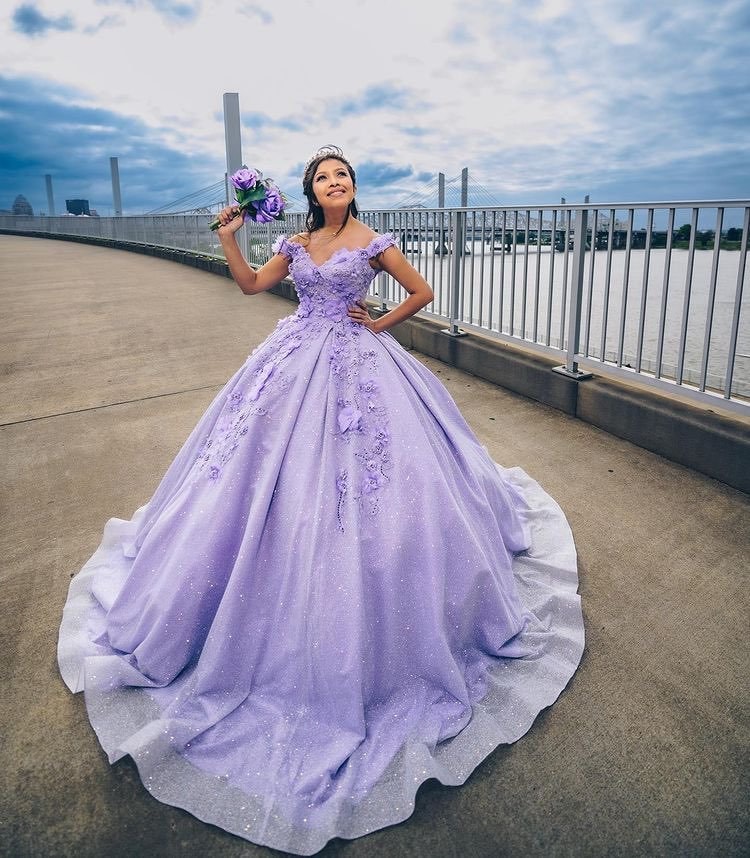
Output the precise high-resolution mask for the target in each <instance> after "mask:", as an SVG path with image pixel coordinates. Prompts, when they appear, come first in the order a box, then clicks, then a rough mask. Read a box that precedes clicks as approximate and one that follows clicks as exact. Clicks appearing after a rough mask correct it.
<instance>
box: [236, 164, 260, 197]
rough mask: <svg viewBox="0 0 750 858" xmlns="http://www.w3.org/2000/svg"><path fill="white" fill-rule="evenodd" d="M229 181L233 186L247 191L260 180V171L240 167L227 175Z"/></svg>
mask: <svg viewBox="0 0 750 858" xmlns="http://www.w3.org/2000/svg"><path fill="white" fill-rule="evenodd" d="M229 181H230V182H231V183H232V184H233V185H234V186H235V188H241V189H242V190H243V191H249V190H250V189H251V188H254V187H255V185H257V184H258V182H259V181H260V173H259V172H258V171H257V170H248V168H247V167H242V168H241V169H239V170H237V172H236V173H233V174H232V175H231V176H230V177H229Z"/></svg>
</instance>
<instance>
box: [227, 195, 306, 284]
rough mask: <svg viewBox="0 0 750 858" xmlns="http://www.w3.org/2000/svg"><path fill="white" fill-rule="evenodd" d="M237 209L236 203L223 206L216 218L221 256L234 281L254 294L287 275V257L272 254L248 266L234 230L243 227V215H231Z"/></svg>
mask: <svg viewBox="0 0 750 858" xmlns="http://www.w3.org/2000/svg"><path fill="white" fill-rule="evenodd" d="M235 211H237V207H236V206H229V207H227V208H225V209H222V211H221V214H220V215H219V220H221V222H222V226H220V227H219V229H218V230H217V233H218V236H219V241H220V242H221V246H222V248H223V249H224V256H225V257H226V260H227V264H228V265H229V272H230V274H231V275H232V277H233V278H234V282H235V283H236V284H237V285H238V286H239V287H240V289H241V290H242V292H243V293H244V294H245V295H257V294H258V293H259V292H265V291H266V290H267V289H270V288H271V287H272V286H275V285H276V284H277V283H280V282H281V281H282V280H283V279H284V278H285V277H286V276H287V275H288V274H289V260H288V259H287V258H286V257H285V256H283V255H282V254H280V253H277V254H275V255H274V256H272V257H271V259H269V260H268V262H266V264H265V265H263V266H261V267H260V268H258V270H257V271H256V270H255V269H253V268H251V267H250V266H249V265H248V264H247V262H245V258H244V257H243V255H242V251H241V250H240V248H239V246H238V244H237V239H236V236H235V233H236V232H237V230H238V229H240V228H241V227H242V216H241V215H237V216H235V217H232V214H233V213H234V212H235Z"/></svg>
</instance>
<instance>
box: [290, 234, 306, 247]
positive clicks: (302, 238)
mask: <svg viewBox="0 0 750 858" xmlns="http://www.w3.org/2000/svg"><path fill="white" fill-rule="evenodd" d="M289 241H293V242H294V243H295V244H301V245H302V246H303V247H307V245H308V243H309V241H310V233H309V232H298V233H297V234H296V235H293V236H292V237H291V238H290V239H289Z"/></svg>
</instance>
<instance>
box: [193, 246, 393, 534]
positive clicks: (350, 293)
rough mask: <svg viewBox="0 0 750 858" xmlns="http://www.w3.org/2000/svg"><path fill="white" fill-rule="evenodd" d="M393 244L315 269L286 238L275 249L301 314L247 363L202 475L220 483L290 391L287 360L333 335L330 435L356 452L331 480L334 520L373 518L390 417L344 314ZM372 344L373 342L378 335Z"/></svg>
mask: <svg viewBox="0 0 750 858" xmlns="http://www.w3.org/2000/svg"><path fill="white" fill-rule="evenodd" d="M395 243H396V242H395V240H394V238H393V235H392V234H391V233H385V234H384V235H378V236H375V238H373V240H372V241H371V242H370V244H368V245H367V247H357V248H351V249H349V248H339V250H337V251H335V252H334V253H333V254H332V255H331V257H330V258H329V259H327V260H326V261H325V262H323V263H322V264H321V265H316V264H315V262H313V260H312V259H311V257H310V255H309V254H308V252H307V250H306V248H305V247H303V246H302V245H301V244H298V243H297V242H294V241H289V240H288V239H287V238H286V236H283V235H282V236H280V237H279V238H278V239H277V240H276V242H275V243H274V245H273V251H274V253H281V254H283V255H284V256H286V257H287V258H288V259H289V260H290V263H289V272H290V274H291V275H292V278H293V280H294V287H295V290H296V292H297V296H298V298H299V307H298V308H297V311H296V312H295V313H293V314H292V315H291V316H287V317H286V318H284V319H281V320H280V321H279V323H278V324H277V326H276V328H275V330H274V331H273V332H272V333H271V335H270V336H269V337H268V338H267V339H266V340H264V342H263V343H261V344H260V345H259V346H258V347H257V348H256V349H254V350H253V352H252V354H251V355H250V356H249V357H248V362H252V364H253V365H254V366H256V367H257V368H256V369H254V370H253V372H252V373H251V375H250V377H249V379H248V377H247V376H244V375H243V376H241V379H240V381H239V382H238V384H237V385H236V386H235V388H234V389H233V390H232V391H231V392H230V393H229V394H228V395H227V398H226V403H225V406H224V408H223V409H222V411H221V414H220V415H219V418H218V420H217V422H216V424H215V426H214V429H213V430H212V432H211V433H210V435H209V436H208V437H206V438H205V439H204V441H203V443H202V445H201V448H200V451H199V453H198V456H197V460H196V463H197V466H198V469H199V471H203V472H204V473H205V474H206V476H207V477H208V478H209V479H211V480H218V479H219V478H220V476H221V473H222V468H223V466H224V465H225V464H226V463H227V462H228V461H229V459H230V458H231V457H232V455H233V454H234V451H235V450H236V449H237V447H238V446H239V445H240V444H241V443H242V438H243V436H244V435H245V434H246V433H247V431H248V428H249V427H248V420H249V419H250V418H251V417H256V418H272V417H273V406H274V404H275V403H276V402H277V401H278V399H279V397H281V396H282V395H283V394H284V392H285V391H287V390H288V389H289V387H290V386H291V384H292V381H293V379H294V376H295V368H294V361H293V360H292V361H289V357H290V355H292V354H293V353H294V352H298V350H302V349H305V348H306V347H308V346H309V345H310V343H311V342H313V341H314V340H316V339H317V336H318V335H319V334H321V333H323V332H325V331H331V330H332V333H333V337H332V342H331V347H330V352H329V355H328V360H329V364H330V374H331V381H332V383H333V384H335V386H336V405H337V419H336V425H335V427H334V428H333V430H332V431H333V433H334V434H335V435H336V436H337V438H338V439H340V441H341V442H342V443H345V444H353V445H354V458H355V459H356V461H357V467H356V471H355V472H352V470H351V469H350V468H346V467H342V468H341V469H339V470H338V472H337V474H336V485H335V486H334V487H333V488H334V490H335V492H336V494H335V495H334V497H336V513H337V519H338V523H339V529H340V530H341V531H342V532H343V530H344V508H345V502H346V498H347V497H351V498H353V499H354V500H357V501H358V502H359V503H360V504H361V506H362V509H363V510H364V509H365V508H366V509H368V510H369V513H370V514H373V515H374V514H376V513H377V512H378V509H379V494H380V492H379V490H380V489H381V488H382V487H383V486H385V485H386V484H387V483H388V481H389V477H388V473H387V472H388V470H389V469H390V467H391V464H392V462H391V459H392V457H391V453H390V449H389V445H390V440H391V437H390V432H389V421H388V412H387V409H386V407H385V404H384V401H383V395H382V391H381V390H380V389H379V386H378V381H377V378H378V365H377V358H378V351H376V349H375V348H373V347H372V346H371V345H370V343H371V342H372V341H371V335H370V334H369V333H368V332H367V329H366V328H364V327H363V326H362V325H361V324H360V323H359V322H355V321H354V320H353V319H351V318H350V317H349V315H348V313H347V310H348V308H349V307H351V306H353V305H354V304H356V303H357V302H358V301H360V300H362V299H363V298H364V297H365V295H366V294H367V290H368V288H369V286H370V283H371V282H372V280H373V278H374V277H375V275H376V273H377V272H376V271H375V270H374V269H373V268H372V267H371V265H370V264H369V260H370V259H372V258H373V257H374V256H377V255H378V254H379V253H381V252H382V251H383V250H385V249H386V248H388V247H390V246H391V245H394V244H395ZM375 336H377V335H375Z"/></svg>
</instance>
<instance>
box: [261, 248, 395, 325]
mask: <svg viewBox="0 0 750 858" xmlns="http://www.w3.org/2000/svg"><path fill="white" fill-rule="evenodd" d="M395 243H396V240H395V239H394V237H393V234H392V233H390V232H386V233H384V234H383V235H376V236H375V237H374V238H373V239H372V241H371V242H370V243H369V244H368V245H367V246H366V247H355V248H347V247H340V248H339V249H338V250H336V251H334V253H333V254H331V256H330V257H329V258H328V259H326V261H325V262H323V263H322V264H321V265H316V263H315V262H313V260H312V258H311V257H310V254H309V253H308V252H307V249H306V248H305V247H303V246H302V245H301V244H298V243H297V242H296V241H289V240H288V239H287V237H286V236H285V235H281V236H279V237H278V238H277V239H276V241H275V242H274V245H273V251H274V253H281V254H283V255H284V256H286V257H287V259H289V260H290V262H289V273H290V274H291V275H292V279H293V280H294V288H295V290H296V292H297V296H298V297H299V307H298V309H297V312H296V314H295V315H297V316H299V317H302V318H305V317H308V316H323V317H325V318H327V319H331V320H338V319H342V318H345V317H347V309H348V308H349V307H351V306H352V305H354V304H356V303H357V302H358V301H360V300H361V299H362V298H364V296H365V295H366V294H367V290H368V288H369V286H370V283H371V282H372V281H373V279H374V277H375V275H376V274H377V271H375V270H374V269H373V268H372V266H371V265H370V262H369V260H370V259H372V258H373V257H374V256H377V255H378V254H379V253H381V252H382V251H383V250H385V249H386V248H387V247H391V246H392V245H394V244H395Z"/></svg>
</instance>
